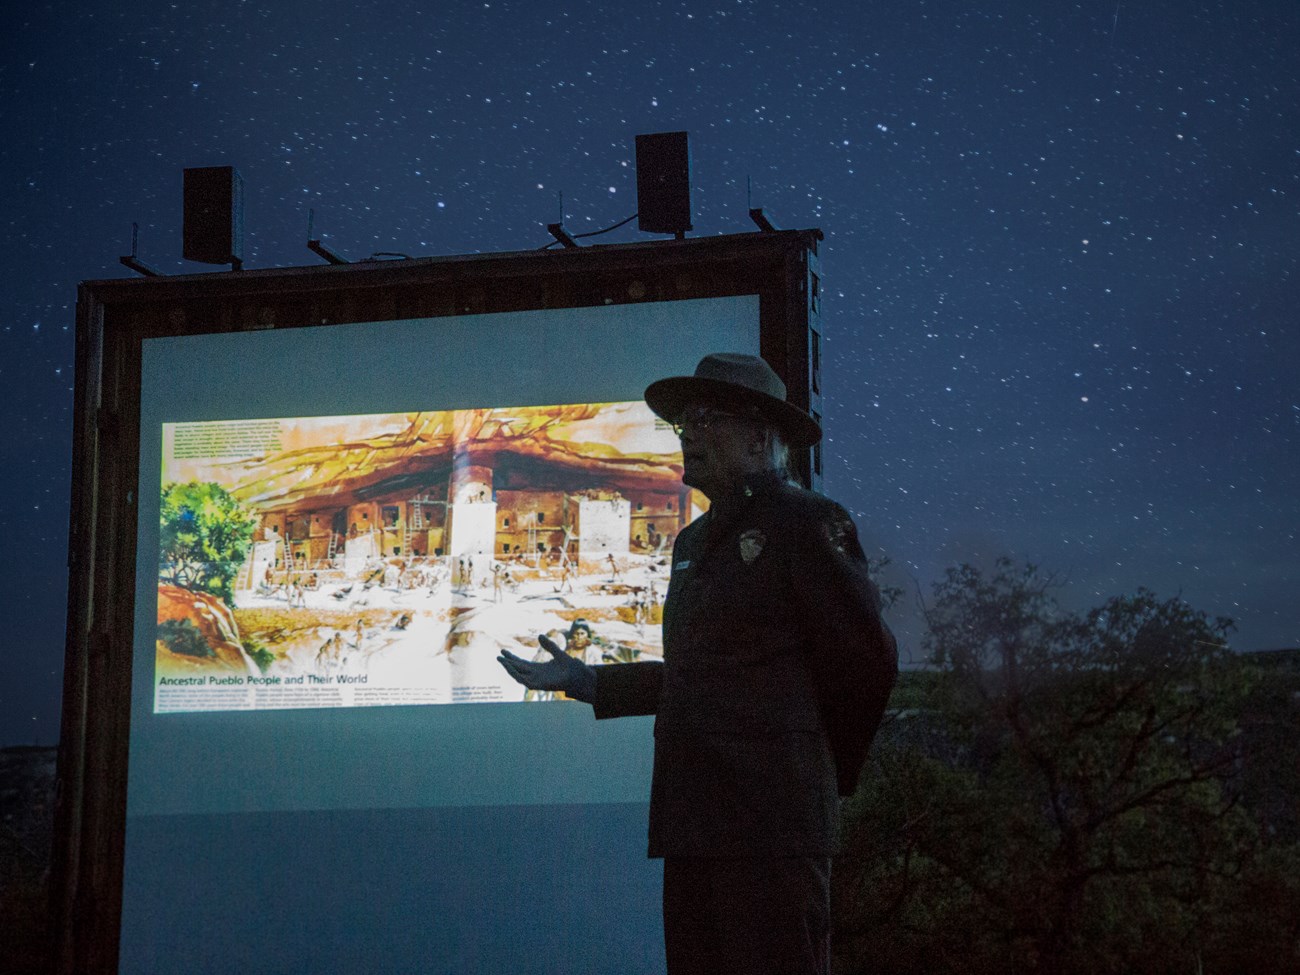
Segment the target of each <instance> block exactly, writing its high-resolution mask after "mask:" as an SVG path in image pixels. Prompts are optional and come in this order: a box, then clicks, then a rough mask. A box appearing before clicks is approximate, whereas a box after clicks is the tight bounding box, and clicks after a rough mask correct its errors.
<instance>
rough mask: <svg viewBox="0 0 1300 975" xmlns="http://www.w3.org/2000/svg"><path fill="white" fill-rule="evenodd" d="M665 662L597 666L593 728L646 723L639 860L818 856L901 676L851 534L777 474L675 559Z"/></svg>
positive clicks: (720, 514)
mask: <svg viewBox="0 0 1300 975" xmlns="http://www.w3.org/2000/svg"><path fill="white" fill-rule="evenodd" d="M663 641H664V662H663V663H662V664H659V663H649V662H646V663H631V664H611V665H609V666H604V667H598V668H597V675H598V676H597V685H596V688H597V689H596V700H595V702H594V707H595V711H596V717H598V718H609V717H619V716H623V715H633V714H655V715H657V717H656V719H655V756H654V773H653V779H652V784H651V792H650V856H652V857H661V856H671V857H677V856H691V857H736V856H827V855H829V854H831V853H832V852H833V851H834V848H835V844H836V834H837V832H838V827H839V796H846V795H850V794H851V793H852V792H853V790H854V788H855V786H856V785H857V780H858V775H859V772H860V770H861V768H862V765H863V762H864V760H865V758H866V754H867V749H868V747H869V746H870V744H871V739H872V737H873V736H874V735H875V732H876V728H877V727H878V726H879V724H880V719H881V715H882V714H883V712H884V708H885V702H886V701H887V700H888V697H889V692H890V689H891V688H892V687H893V684H894V680H895V678H896V676H897V673H898V653H897V648H896V645H895V642H894V638H893V636H892V635H891V634H890V632H889V630H888V628H887V627H886V626H885V624H884V622H883V621H882V620H881V616H880V597H879V594H878V593H877V590H876V587H875V586H874V585H873V584H872V582H871V580H870V579H869V578H868V576H867V563H866V558H865V557H864V555H863V553H862V548H861V546H860V545H859V544H858V538H857V530H856V528H855V527H854V525H853V522H852V520H851V519H850V518H849V515H848V513H847V512H845V510H844V509H843V508H841V507H840V506H839V505H838V504H836V503H835V502H833V501H830V500H828V499H827V498H824V497H822V496H821V495H819V494H815V493H813V492H811V491H806V490H804V489H802V488H799V487H796V486H793V485H791V484H788V483H786V482H785V481H784V480H781V479H779V478H776V477H773V476H765V477H761V478H757V479H753V480H751V481H750V482H749V483H748V484H747V485H745V486H744V488H743V490H742V492H741V493H739V494H737V495H736V496H735V497H732V498H725V499H721V500H715V501H714V503H713V505H712V507H711V508H710V510H709V511H708V513H706V514H705V515H704V516H703V517H701V518H699V519H697V520H696V521H694V522H692V523H691V524H690V525H689V526H687V527H686V528H685V529H684V530H683V531H682V533H681V534H680V535H679V536H678V538H677V543H676V545H675V546H674V548H673V568H672V576H671V578H670V580H669V586H668V595H667V598H666V601H665V603H664V617H663Z"/></svg>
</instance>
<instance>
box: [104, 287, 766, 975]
mask: <svg viewBox="0 0 1300 975" xmlns="http://www.w3.org/2000/svg"><path fill="white" fill-rule="evenodd" d="M717 350H731V351H741V352H750V353H755V354H756V353H758V351H759V300H758V297H757V296H756V295H743V296H739V297H723V298H703V299H692V300H684V301H669V302H656V303H644V304H627V305H615V306H610V307H583V308H569V309H554V310H541V311H527V312H508V313H499V314H483V315H458V316H449V317H436V318H421V319H405V320H397V321H377V322H367V323H359V324H346V325H329V326H321V327H304V328H294V329H276V330H265V331H250V332H234V333H225V334H196V335H180V336H174V337H166V338H147V339H144V340H143V349H142V362H141V386H140V391H141V400H140V417H141V419H140V457H139V471H140V474H139V484H138V499H139V501H138V504H139V518H138V526H139V527H138V538H137V549H136V551H137V560H136V605H135V627H134V654H133V673H132V678H131V681H132V685H131V686H132V694H131V698H132V704H131V721H130V763H129V773H128V774H129V779H128V785H127V809H126V817H127V818H126V847H125V862H124V881H123V904H122V927H121V946H120V971H121V972H123V973H146V972H150V973H152V972H172V971H185V972H190V973H202V972H212V973H222V975H225V973H229V972H232V971H240V972H289V971H295V972H299V971H300V972H306V971H310V972H313V973H345V972H346V973H352V972H357V971H384V972H414V971H419V972H431V973H432V972H447V973H452V972H517V973H528V972H556V973H559V972H566V973H567V972H576V971H584V972H607V971H608V972H620V973H637V972H647V973H649V972H659V971H662V965H663V961H662V935H661V932H660V923H661V921H660V908H659V886H660V869H659V865H658V864H657V863H656V862H653V861H648V860H647V859H646V858H645V828H646V822H645V819H646V800H647V796H648V790H649V770H650V759H651V753H652V731H651V722H650V719H640V718H638V719H623V720H619V721H611V722H601V723H597V722H596V721H595V720H593V718H592V714H591V709H590V708H589V707H587V706H586V705H582V704H579V703H576V702H572V701H566V700H555V699H551V698H552V696H551V695H544V694H525V692H524V691H523V689H522V688H519V687H517V686H516V685H512V684H511V683H510V682H509V681H508V680H506V679H505V677H504V674H503V672H501V670H500V668H499V666H498V665H497V664H496V663H495V656H496V653H497V652H498V651H499V650H500V649H501V648H503V647H508V648H510V649H512V650H513V651H514V652H516V653H520V654H524V653H534V652H536V635H537V634H538V633H550V634H552V635H553V636H555V638H556V639H557V640H558V641H559V642H561V643H564V642H565V641H566V639H569V638H570V637H571V638H572V639H573V640H574V641H575V643H574V644H572V645H571V647H570V649H571V651H572V652H575V653H581V654H582V655H583V656H584V659H587V660H588V661H589V662H591V663H592V664H594V665H600V664H602V663H606V662H610V661H621V660H633V659H650V658H653V657H654V656H655V655H656V654H658V653H659V652H660V644H659V635H658V626H657V623H658V618H659V617H658V613H659V607H660V605H661V603H662V598H663V594H664V592H665V590H666V588H667V571H668V568H667V560H666V554H667V552H668V550H669V548H670V546H671V541H672V538H673V536H674V535H675V534H676V532H677V531H679V530H680V529H681V528H682V527H684V525H685V524H687V523H688V522H689V521H690V520H691V519H692V518H693V517H696V516H697V515H698V514H699V513H700V511H701V510H703V508H702V506H703V504H704V502H703V499H702V498H700V497H698V496H696V495H695V494H694V493H693V492H690V491H687V490H686V489H684V488H683V487H682V485H681V484H680V482H679V480H678V475H679V472H680V471H679V464H680V455H679V454H677V452H676V451H677V444H676V440H675V437H674V436H673V434H672V431H671V429H670V428H668V427H666V425H664V424H663V423H662V422H661V421H657V420H656V419H655V418H654V417H653V415H652V414H650V413H649V411H648V410H647V409H646V408H645V406H644V404H643V403H642V402H641V399H640V397H641V393H642V391H643V390H644V388H645V387H646V385H648V384H649V383H650V382H651V381H653V380H655V379H657V378H661V377H663V376H667V375H686V374H690V372H691V371H692V370H693V369H694V366H695V363H696V362H697V360H698V359H699V358H700V356H702V355H703V354H705V353H706V352H710V351H717ZM575 623H578V624H579V625H578V626H576V627H575V625H574V624H575ZM584 623H585V626H584V625H583V624H584Z"/></svg>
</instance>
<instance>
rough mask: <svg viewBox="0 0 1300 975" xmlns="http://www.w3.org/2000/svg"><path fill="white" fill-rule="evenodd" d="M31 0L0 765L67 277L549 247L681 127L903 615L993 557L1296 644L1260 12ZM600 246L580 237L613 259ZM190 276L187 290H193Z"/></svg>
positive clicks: (59, 613)
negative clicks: (787, 254) (809, 302)
mask: <svg viewBox="0 0 1300 975" xmlns="http://www.w3.org/2000/svg"><path fill="white" fill-rule="evenodd" d="M413 6H414V5H410V4H402V3H382V2H381V3H375V4H370V5H353V4H339V3H334V2H332V0H318V2H312V3H307V2H300V0H282V2H278V3H274V4H272V3H239V2H221V3H216V2H211V0H198V2H189V3H176V4H169V3H158V2H154V0H141V2H137V3H133V4H76V3H71V2H60V3H56V4H44V5H34V6H30V7H28V8H26V9H22V10H10V9H6V12H5V14H4V15H3V21H2V22H0V52H2V57H0V105H3V112H2V113H0V127H2V128H0V202H2V203H3V208H2V210H0V213H3V219H4V220H5V222H6V243H7V255H8V262H7V265H8V266H7V272H8V273H7V274H6V276H5V282H4V286H3V288H2V289H0V353H2V354H0V415H2V416H3V419H4V423H5V429H6V431H8V436H7V438H6V440H5V442H4V445H3V447H2V448H0V451H2V452H0V469H2V470H3V471H4V475H3V480H2V481H0V484H2V485H3V488H2V493H0V504H2V505H3V511H4V513H5V514H4V520H3V525H4V535H5V539H6V544H7V553H6V557H5V558H4V559H3V560H0V563H2V564H0V592H2V593H3V594H4V595H3V598H4V601H5V607H6V613H5V620H6V625H5V626H4V630H3V633H0V742H3V743H12V742H30V741H32V740H39V741H42V742H51V741H53V740H55V739H56V738H57V734H58V731H57V728H58V713H59V698H60V694H61V684H60V680H61V676H60V675H61V670H62V652H63V651H62V643H63V613H64V605H63V604H64V592H65V579H64V575H65V572H66V569H65V563H66V544H67V542H66V537H67V503H68V489H69V488H68V485H69V463H70V429H71V421H72V417H71V408H72V388H73V383H74V380H73V375H72V364H73V341H72V326H73V314H74V303H75V298H76V294H75V291H76V284H77V282H78V281H81V280H86V279H95V278H105V277H120V276H125V275H127V274H128V273H129V272H127V271H125V269H123V268H121V267H120V266H119V265H118V263H117V257H118V255H120V254H124V253H127V252H128V251H129V249H130V228H131V222H132V221H138V222H139V224H140V256H141V257H142V258H143V259H144V260H146V261H148V262H150V263H152V264H154V265H155V266H157V267H159V268H160V269H161V270H163V271H166V272H171V273H175V272H181V271H183V270H184V271H189V272H194V271H201V270H206V269H207V268H205V267H204V266H200V265H186V264H184V263H183V262H182V261H181V260H180V224H181V215H180V186H181V170H182V168H184V167H185V166H200V165H224V164H233V165H235V166H237V167H238V168H239V169H240V171H241V173H242V174H243V176H244V179H245V184H246V195H247V204H246V239H245V257H246V263H247V265H248V266H250V267H268V266H285V265H295V264H314V263H317V259H316V258H315V257H314V256H313V255H312V254H311V253H309V252H308V251H307V250H306V249H305V247H304V241H305V240H306V235H307V212H308V209H309V208H314V209H315V211H316V225H315V226H316V231H317V233H318V234H320V235H323V236H324V237H325V239H326V242H327V243H328V244H329V245H330V246H331V247H333V248H334V249H336V250H338V251H339V252H341V253H343V254H344V255H346V256H348V257H350V258H354V259H355V258H362V257H366V256H367V255H369V254H370V253H372V252H374V251H402V252H406V253H409V254H416V255H427V254H456V253H469V252H474V251H496V250H515V249H524V248H528V247H533V246H537V245H540V244H543V243H545V242H546V241H547V240H548V239H549V238H547V236H546V233H545V230H544V225H545V224H546V223H547V222H550V221H553V220H555V219H556V218H557V216H558V213H559V204H558V193H559V191H561V190H562V191H563V193H564V210H565V218H566V221H567V223H568V225H569V226H570V227H571V228H573V229H574V230H575V231H578V232H581V231H585V230H589V229H596V228H599V227H602V226H605V225H607V224H610V223H613V222H615V221H616V220H619V219H621V218H623V217H625V216H627V215H629V214H630V213H632V212H633V210H634V209H635V206H636V203H635V170H634V168H633V152H632V140H633V136H634V135H635V134H636V133H638V132H653V131H663V130H670V129H687V130H689V131H690V133H691V138H692V149H693V155H694V160H695V179H694V182H695V198H694V202H695V210H696V218H695V225H696V233H697V234H701V235H704V234H717V233H733V232H742V231H748V230H750V229H751V225H750V224H749V223H748V221H747V219H746V217H745V206H746V179H747V178H749V179H750V180H752V185H753V194H754V203H755V204H756V205H762V206H764V207H766V208H768V209H769V210H770V211H771V212H772V213H774V214H775V216H776V218H777V221H778V223H779V224H780V225H782V226H786V227H795V226H799V227H811V226H817V227H821V228H823V229H824V230H825V232H826V235H827V239H826V244H825V251H824V271H825V275H824V278H825V282H826V286H827V301H826V304H825V313H826V321H825V324H826V333H827V342H826V353H827V356H828V363H827V367H826V388H827V393H828V405H827V420H826V426H827V434H828V438H829V449H830V457H829V460H828V476H827V487H828V490H829V493H831V494H832V495H833V496H835V497H837V498H838V499H839V500H841V501H843V502H844V503H845V504H846V505H847V506H848V507H850V508H851V509H852V510H853V511H854V512H855V513H856V514H857V516H858V520H859V524H860V527H861V529H862V532H863V535H864V538H865V540H866V542H867V547H868V548H869V549H870V550H871V551H872V553H873V554H876V555H885V554H887V555H888V556H889V557H890V558H891V559H892V560H893V566H892V567H891V569H890V570H889V573H888V574H889V576H890V578H891V579H892V580H893V581H896V582H900V583H902V584H904V585H906V586H907V587H908V589H909V596H908V597H907V600H908V608H907V609H906V610H904V611H901V612H899V613H898V614H897V615H898V619H897V622H898V624H899V628H900V630H901V631H902V632H903V634H904V637H905V643H906V644H907V648H908V649H909V650H910V652H911V653H912V655H913V656H914V657H915V658H918V659H919V657H920V655H921V653H922V650H921V645H920V639H919V632H918V630H917V628H916V626H915V623H914V620H912V619H911V616H912V615H913V610H912V609H911V608H910V607H911V605H912V603H913V602H914V597H913V596H912V595H911V593H914V592H915V586H914V585H913V582H912V580H913V578H914V579H915V580H916V581H917V582H918V583H920V585H921V586H922V587H923V588H928V584H929V581H930V580H932V579H933V578H934V577H936V576H937V575H938V574H939V573H940V572H941V571H942V569H943V568H944V567H945V566H948V565H952V564H955V563H957V562H960V561H975V562H978V563H981V564H986V563H987V562H989V561H990V560H991V559H992V558H993V557H995V556H996V555H998V554H1001V553H1007V554H1010V555H1012V556H1013V557H1016V558H1018V559H1027V560H1031V561H1034V562H1036V563H1038V564H1040V565H1041V566H1043V567H1044V568H1045V569H1049V570H1052V571H1056V572H1059V573H1060V574H1061V575H1062V577H1063V578H1065V579H1066V580H1067V588H1066V589H1065V590H1064V591H1063V592H1062V598H1063V599H1064V601H1066V602H1067V603H1070V604H1072V605H1075V606H1080V607H1081V606H1085V605H1091V604H1093V603H1096V602H1099V601H1101V600H1102V599H1103V598H1105V597H1107V596H1110V595H1113V594H1117V593H1121V592H1126V591H1131V590H1133V589H1135V588H1136V587H1138V586H1143V585H1144V586H1147V587H1149V588H1153V589H1155V590H1156V591H1157V592H1158V593H1160V594H1161V595H1177V594H1181V595H1182V596H1183V598H1185V599H1186V600H1187V601H1188V602H1189V603H1191V604H1192V605H1193V606H1195V607H1196V608H1199V609H1203V610H1205V611H1207V612H1210V613H1212V614H1221V615H1225V616H1231V617H1234V618H1236V619H1237V620H1238V622H1239V628H1238V631H1237V632H1236V634H1235V636H1234V643H1235V645H1236V646H1238V647H1240V648H1243V649H1263V648H1274V647H1281V646H1296V645H1300V610H1297V608H1296V606H1297V599H1296V596H1295V592H1296V590H1297V588H1300V571H1298V570H1297V568H1296V554H1295V553H1296V551H1297V540H1296V532H1297V524H1298V522H1300V500H1298V499H1300V460H1298V457H1297V439H1298V434H1300V382H1298V381H1297V379H1296V370H1297V365H1298V364H1300V332H1298V330H1297V327H1296V309H1297V307H1300V279H1298V277H1297V260H1298V259H1297V253H1300V248H1298V247H1297V242H1298V241H1300V108H1298V106H1300V80H1298V75H1300V70H1298V67H1297V66H1298V65H1300V59H1297V57H1296V53H1295V52H1296V51H1297V50H1300V7H1298V6H1297V5H1296V4H1295V3H1294V2H1293V0H1234V2H1224V3H1220V2H1212V3H1198V2H1194V0H1154V2H1146V3H1141V4H1138V3H1129V2H1124V0H1121V2H1119V3H1115V2H1114V0H1100V2H1092V0H1088V2H1080V3H1075V4H1043V3H1041V2H1038V0H1009V2H1004V3H998V4H985V5H981V4H978V3H972V2H970V0H937V2H936V0H930V2H925V0H909V2H907V3H896V4H875V3H861V2H847V0H846V2H833V3H820V4H819V3H800V4H794V3H773V2H736V0H713V2H710V3H695V2H684V3H659V2H652V0H638V2H637V3H635V4H632V3H613V4H611V3H608V2H589V3H551V4H546V3H536V2H528V3H524V2H496V0H494V2H491V3H482V2H478V3H450V2H449V3H443V4H438V5H430V8H431V9H429V10H427V11H426V12H423V13H417V12H414V11H413V10H412V9H411V8H412V7H413ZM633 226H634V225H629V226H628V227H627V228H625V229H624V230H622V231H618V232H616V233H615V234H611V235H609V236H608V237H606V238H602V240H605V241H611V242H612V241H617V240H632V239H637V237H638V235H637V234H636V232H635V231H634V230H633V229H632V228H633ZM218 273H220V272H218Z"/></svg>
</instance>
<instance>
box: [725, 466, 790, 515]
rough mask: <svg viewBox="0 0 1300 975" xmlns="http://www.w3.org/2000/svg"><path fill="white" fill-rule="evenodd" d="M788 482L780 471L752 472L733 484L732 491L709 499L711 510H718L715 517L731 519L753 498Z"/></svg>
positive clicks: (768, 492)
mask: <svg viewBox="0 0 1300 975" xmlns="http://www.w3.org/2000/svg"><path fill="white" fill-rule="evenodd" d="M786 482H787V478H786V475H785V474H783V473H782V472H780V471H758V472H757V473H754V474H750V475H748V476H746V477H744V478H742V479H740V480H738V481H736V483H735V484H734V485H733V486H732V489H731V490H730V491H727V492H725V493H724V494H722V495H721V496H720V497H717V498H710V499H709V511H711V512H712V511H716V512H717V514H716V515H714V517H715V518H721V519H723V520H730V518H731V517H732V516H733V514H734V513H735V512H737V511H739V510H741V509H742V508H744V507H745V505H747V504H748V503H749V502H750V501H751V500H752V499H753V498H757V497H761V496H763V495H765V494H770V493H771V492H772V491H774V490H776V489H777V488H778V487H780V486H781V485H782V484H785V483H786Z"/></svg>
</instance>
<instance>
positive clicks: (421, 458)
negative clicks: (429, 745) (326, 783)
mask: <svg viewBox="0 0 1300 975" xmlns="http://www.w3.org/2000/svg"><path fill="white" fill-rule="evenodd" d="M162 447H163V451H162V498H161V515H160V549H161V551H160V559H159V575H158V628H157V643H156V654H157V657H156V660H157V666H156V671H155V686H154V694H155V696H154V709H155V711H157V712H169V711H170V712H175V711H211V710H244V709H271V708H297V707H313V708H319V707H360V706H370V705H397V704H449V703H460V702H483V701H523V700H550V699H553V698H555V697H557V696H560V695H554V694H548V693H545V692H537V691H527V690H525V689H524V688H523V687H521V686H520V685H519V684H517V683H515V682H514V681H513V680H511V679H510V678H509V676H507V675H506V673H505V672H504V670H502V668H501V667H500V666H499V665H498V664H497V662H496V656H497V654H498V653H499V652H500V651H501V650H502V649H509V650H511V651H512V652H514V653H516V654H521V655H526V656H529V657H535V656H537V655H538V654H539V653H544V651H539V649H538V643H537V636H538V634H539V633H546V634H549V635H551V636H552V637H553V638H554V639H555V640H556V642H557V643H559V644H560V645H561V646H564V647H565V648H566V651H567V652H568V653H570V654H572V655H574V656H581V657H582V658H583V659H584V660H585V661H586V662H587V663H591V664H601V663H610V662H625V661H632V660H639V659H653V658H657V657H659V656H660V655H661V652H662V651H661V644H660V639H659V625H658V624H659V622H660V619H661V613H662V605H663V599H664V595H665V592H666V590H667V586H668V574H669V557H670V553H671V550H672V542H673V539H674V538H675V537H676V535H677V533H678V532H680V531H681V529H682V528H684V527H685V526H686V525H687V524H688V523H689V522H690V521H691V520H692V519H693V518H695V517H698V516H699V515H700V514H701V513H702V512H703V511H704V510H705V508H706V507H707V501H706V500H705V499H704V497H703V496H702V495H700V494H698V493H697V492H695V491H692V490H690V489H689V488H686V487H684V486H683V485H682V483H681V472H682V468H681V452H680V445H679V443H678V441H677V438H676V436H675V435H674V433H673V431H672V428H671V427H669V426H668V425H667V424H665V423H664V422H663V421H662V420H658V419H657V418H656V417H655V416H654V415H653V414H652V413H651V412H650V410H649V409H648V407H646V405H645V404H644V403H641V402H630V403H598V404H577V405H563V406H528V407H518V408H490V409H470V410H446V411H441V412H423V413H400V414H382V415H370V416H339V417H308V418H297V419H258V420H238V421H216V422H202V423H167V424H163V428H162ZM575 624H576V625H575ZM584 624H585V625H584Z"/></svg>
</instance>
